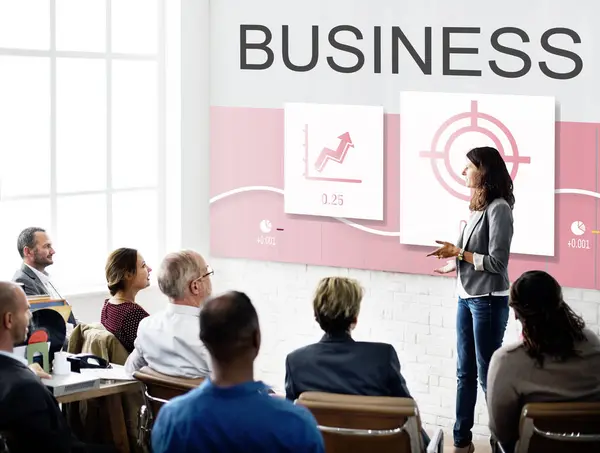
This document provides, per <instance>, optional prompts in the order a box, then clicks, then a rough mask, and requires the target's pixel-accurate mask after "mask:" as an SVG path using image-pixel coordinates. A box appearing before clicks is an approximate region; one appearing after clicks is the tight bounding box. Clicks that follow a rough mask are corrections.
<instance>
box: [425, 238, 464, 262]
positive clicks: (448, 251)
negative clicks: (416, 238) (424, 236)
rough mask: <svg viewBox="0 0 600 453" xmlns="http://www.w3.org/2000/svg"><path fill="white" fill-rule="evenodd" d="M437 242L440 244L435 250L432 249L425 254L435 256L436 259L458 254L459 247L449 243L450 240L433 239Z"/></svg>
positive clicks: (452, 256)
mask: <svg viewBox="0 0 600 453" xmlns="http://www.w3.org/2000/svg"><path fill="white" fill-rule="evenodd" d="M435 242H436V243H438V244H441V245H442V246H441V247H440V248H438V249H436V250H434V251H433V252H431V253H428V254H427V256H437V257H438V259H442V258H454V257H455V256H458V254H459V252H460V249H459V248H458V247H457V246H455V245H454V244H451V243H450V242H445V241H435Z"/></svg>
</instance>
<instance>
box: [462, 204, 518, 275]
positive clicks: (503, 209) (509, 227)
mask: <svg viewBox="0 0 600 453" xmlns="http://www.w3.org/2000/svg"><path fill="white" fill-rule="evenodd" d="M487 216H488V225H489V245H488V254H487V255H479V254H477V253H474V254H473V264H474V266H475V270H476V271H482V272H483V271H487V272H491V273H493V274H501V273H504V272H506V269H507V268H508V258H509V255H510V244H511V242H512V237H513V216H512V211H511V209H510V207H509V206H508V205H507V204H506V203H498V204H496V205H494V206H493V207H492V208H491V209H488V211H487ZM465 255H466V253H465Z"/></svg>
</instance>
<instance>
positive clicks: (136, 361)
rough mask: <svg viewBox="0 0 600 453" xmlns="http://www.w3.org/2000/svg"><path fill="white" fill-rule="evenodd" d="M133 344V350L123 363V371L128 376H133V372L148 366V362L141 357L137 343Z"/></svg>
mask: <svg viewBox="0 0 600 453" xmlns="http://www.w3.org/2000/svg"><path fill="white" fill-rule="evenodd" d="M135 343H136V344H135V349H134V350H133V352H132V353H131V354H129V357H127V361H126V362H125V371H127V372H128V373H129V374H133V373H134V372H135V371H139V370H141V369H142V368H144V367H145V366H146V365H148V362H146V360H145V359H144V357H142V354H141V352H140V349H139V345H138V344H137V341H136V342H135Z"/></svg>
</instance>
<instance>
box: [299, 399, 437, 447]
mask: <svg viewBox="0 0 600 453" xmlns="http://www.w3.org/2000/svg"><path fill="white" fill-rule="evenodd" d="M295 404H298V405H302V406H304V407H306V408H308V409H309V410H310V411H311V412H312V414H313V415H314V417H315V418H316V420H317V423H318V425H319V430H320V431H321V433H322V434H323V439H324V441H325V450H326V451H327V453H337V452H343V453H363V452H364V453H372V452H378V453H386V452H394V453H422V452H423V451H424V450H425V448H424V446H423V440H422V437H421V419H420V416H419V410H418V408H417V405H416V403H415V401H414V400H412V399H410V398H391V397H383V396H356V395H337V394H331V393H323V392H304V393H302V394H301V395H300V397H299V398H298V399H297V400H296V401H295ZM442 451H443V433H442V430H441V429H438V430H437V431H436V433H435V435H434V436H433V439H432V441H431V442H430V445H428V446H427V453H441V452H442Z"/></svg>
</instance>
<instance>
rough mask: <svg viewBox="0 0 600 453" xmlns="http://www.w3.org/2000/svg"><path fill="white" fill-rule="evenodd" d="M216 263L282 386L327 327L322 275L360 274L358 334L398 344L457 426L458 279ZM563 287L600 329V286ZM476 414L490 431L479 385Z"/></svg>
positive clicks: (416, 380)
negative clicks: (319, 318) (251, 309)
mask: <svg viewBox="0 0 600 453" xmlns="http://www.w3.org/2000/svg"><path fill="white" fill-rule="evenodd" d="M211 265H212V267H213V268H214V269H215V276H214V280H213V282H214V284H213V286H214V288H215V290H216V291H219V292H220V291H226V290H229V289H236V290H239V291H244V292H246V293H247V294H248V295H249V297H250V298H251V299H252V301H253V302H254V304H255V305H256V307H257V310H258V313H259V316H260V323H261V329H262V350H261V353H260V355H259V357H258V360H257V364H256V375H257V378H259V379H262V380H264V381H266V382H268V383H269V384H271V385H273V386H275V387H276V388H279V389H283V385H284V376H285V356H286V355H287V354H288V353H289V352H291V351H292V350H294V349H296V348H298V347H301V346H304V345H306V344H309V343H312V342H315V341H318V340H319V338H320V337H321V335H322V332H321V330H320V328H319V326H318V324H317V323H316V322H315V320H314V318H313V314H312V305H311V296H312V292H313V290H314V288H315V287H316V284H317V281H318V280H319V279H320V278H321V277H325V276H330V275H343V276H350V277H353V278H356V279H358V280H359V281H360V282H361V284H362V285H363V286H364V288H365V290H366V291H365V298H364V300H363V303H362V308H361V313H360V317H359V322H358V325H357V327H356V330H355V331H354V333H353V336H354V338H355V339H357V340H366V341H382V342H388V343H391V344H393V345H394V347H395V348H396V351H397V352H398V356H399V358H400V364H401V367H402V373H403V375H404V377H405V378H406V380H407V383H408V387H409V389H410V391H411V393H412V394H413V395H414V397H415V399H416V401H417V403H418V404H419V408H420V411H421V414H422V418H423V421H424V423H425V424H426V426H439V427H442V428H444V429H446V430H448V431H451V429H452V425H453V423H454V405H455V398H456V374H455V370H456V331H455V314H456V300H455V298H454V279H451V278H444V277H430V276H423V275H409V274H396V273H390V272H375V271H365V270H356V269H344V268H330V267H321V266H307V265H301V264H283V263H268V262H259V261H249V260H226V259H212V260H211ZM564 293H565V298H566V299H567V301H568V302H569V304H570V305H571V307H573V309H574V310H575V311H576V312H578V313H580V314H582V315H583V317H584V318H585V320H586V322H587V323H588V326H590V327H591V328H592V329H593V330H595V331H596V332H597V333H600V327H599V325H598V320H599V318H600V314H599V312H600V291H593V290H582V289H570V288H565V290H564ZM517 329H518V327H517V325H516V323H515V322H514V319H513V316H512V314H511V316H510V318H509V325H508V329H507V332H506V335H505V341H512V340H515V339H516V338H517V335H518V330H517ZM475 420H476V426H475V428H474V434H475V435H476V437H477V435H479V436H487V434H488V429H487V422H488V417H487V411H486V408H485V404H484V399H483V394H482V393H481V390H480V394H479V403H478V405H477V409H476V418H475Z"/></svg>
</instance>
